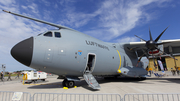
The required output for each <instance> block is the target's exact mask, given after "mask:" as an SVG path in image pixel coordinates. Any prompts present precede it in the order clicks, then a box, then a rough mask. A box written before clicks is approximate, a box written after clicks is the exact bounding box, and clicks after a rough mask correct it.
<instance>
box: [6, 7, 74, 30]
mask: <svg viewBox="0 0 180 101" xmlns="http://www.w3.org/2000/svg"><path fill="white" fill-rule="evenodd" d="M2 11H4V12H6V13H10V14H13V15H16V16H19V17H23V18H26V19H30V20H34V21H37V22H40V23H44V24H47V25H51V26H54V27H57V28H59V29H69V30H73V31H76V30H74V29H71V28H68V27H65V26H62V25H58V24H54V23H50V22H47V21H43V20H39V19H35V18H31V17H28V16H24V15H21V14H17V13H13V12H10V11H6V10H2Z"/></svg>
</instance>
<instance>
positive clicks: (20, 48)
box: [11, 37, 33, 67]
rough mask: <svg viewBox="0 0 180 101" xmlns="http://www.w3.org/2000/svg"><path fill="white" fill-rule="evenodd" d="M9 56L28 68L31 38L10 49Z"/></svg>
mask: <svg viewBox="0 0 180 101" xmlns="http://www.w3.org/2000/svg"><path fill="white" fill-rule="evenodd" d="M11 55H12V56H13V57H14V58H15V59H16V60H17V61H19V62H20V63H22V64H24V65H26V66H28V67H29V66H30V64H31V60H32V55H33V37H30V38H28V39H26V40H23V41H21V42H19V43H18V44H16V45H15V46H14V47H13V48H12V49H11Z"/></svg>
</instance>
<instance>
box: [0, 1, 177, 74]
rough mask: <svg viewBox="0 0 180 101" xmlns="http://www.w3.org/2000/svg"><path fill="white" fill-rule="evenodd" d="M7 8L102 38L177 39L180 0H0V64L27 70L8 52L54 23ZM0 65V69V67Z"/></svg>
mask: <svg viewBox="0 0 180 101" xmlns="http://www.w3.org/2000/svg"><path fill="white" fill-rule="evenodd" d="M2 10H7V11H11V12H15V13H19V14H23V15H26V16H30V17H33V18H37V19H41V20H44V21H48V22H52V23H55V24H59V25H63V26H66V27H69V28H72V29H75V30H77V31H80V32H82V33H84V34H87V35H90V36H92V37H95V38H97V39H99V40H102V41H105V42H113V43H121V42H136V41H140V40H139V39H138V38H137V37H135V36H134V35H138V36H140V37H141V38H143V39H145V40H149V28H150V29H151V33H152V37H153V39H155V38H156V37H157V36H158V35H159V34H160V33H161V32H162V31H163V30H164V29H165V28H166V27H168V26H169V28H168V29H167V30H166V32H165V33H164V34H163V35H162V37H161V40H166V39H180V0H0V65H2V64H5V65H6V71H11V72H12V71H17V70H30V69H31V68H29V67H27V66H24V65H22V64H21V63H19V62H17V61H16V60H15V59H14V58H12V56H11V55H10V50H11V48H12V47H13V46H14V45H15V44H17V43H18V42H20V41H22V40H24V39H27V38H29V37H31V36H36V35H38V34H39V33H42V32H45V31H47V30H51V29H57V28H55V27H52V26H49V25H45V24H42V23H38V22H35V21H31V20H28V19H24V18H20V17H17V16H14V15H11V14H8V13H5V12H3V11H2ZM1 70H2V69H0V71H1Z"/></svg>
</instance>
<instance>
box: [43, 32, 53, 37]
mask: <svg viewBox="0 0 180 101" xmlns="http://www.w3.org/2000/svg"><path fill="white" fill-rule="evenodd" d="M44 36H47V37H52V32H47V33H45V34H44Z"/></svg>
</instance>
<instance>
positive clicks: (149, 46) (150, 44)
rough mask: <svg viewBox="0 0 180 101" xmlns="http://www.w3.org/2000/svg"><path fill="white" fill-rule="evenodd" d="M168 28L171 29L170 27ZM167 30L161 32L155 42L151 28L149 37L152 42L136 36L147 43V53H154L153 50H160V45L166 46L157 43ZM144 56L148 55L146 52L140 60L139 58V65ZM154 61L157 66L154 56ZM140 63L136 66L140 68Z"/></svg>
mask: <svg viewBox="0 0 180 101" xmlns="http://www.w3.org/2000/svg"><path fill="white" fill-rule="evenodd" d="M168 27H169V26H168ZM168 27H167V28H168ZM167 28H166V29H164V31H163V32H161V34H160V35H159V36H158V37H157V38H156V39H155V40H153V38H152V35H151V30H150V28H149V37H150V40H148V41H147V40H144V39H142V38H141V37H139V36H137V35H135V36H136V37H138V38H140V39H141V40H143V41H145V42H146V45H145V46H146V47H147V51H151V52H153V50H155V49H158V48H157V47H158V45H162V44H164V43H157V42H158V41H159V39H160V37H161V36H162V35H163V33H164V32H165V31H166V30H167ZM144 54H146V52H144V51H143V55H142V56H140V58H139V60H138V63H139V61H140V60H141V58H142V57H143V56H144ZM152 55H153V54H152ZM153 61H154V66H156V63H155V60H154V55H153ZM138 63H137V65H136V66H138Z"/></svg>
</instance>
